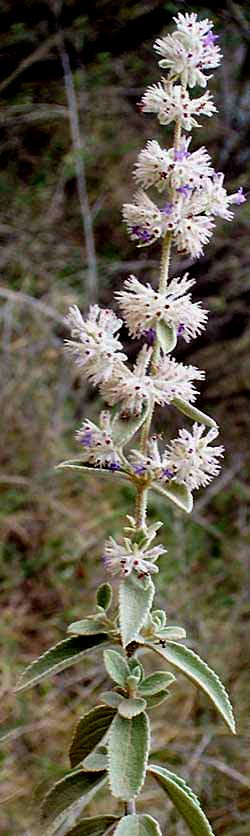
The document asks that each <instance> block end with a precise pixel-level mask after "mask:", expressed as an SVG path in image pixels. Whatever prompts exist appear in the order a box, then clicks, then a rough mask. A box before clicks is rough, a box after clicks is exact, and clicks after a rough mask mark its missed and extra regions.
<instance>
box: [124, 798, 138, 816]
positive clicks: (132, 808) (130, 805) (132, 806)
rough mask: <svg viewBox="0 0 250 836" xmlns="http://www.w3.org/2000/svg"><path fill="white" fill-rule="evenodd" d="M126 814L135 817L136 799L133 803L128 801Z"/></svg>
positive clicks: (132, 800)
mask: <svg viewBox="0 0 250 836" xmlns="http://www.w3.org/2000/svg"><path fill="white" fill-rule="evenodd" d="M125 813H126V816H134V815H135V813H136V807H135V800H134V798H132V799H131V801H127V802H126V803H125Z"/></svg>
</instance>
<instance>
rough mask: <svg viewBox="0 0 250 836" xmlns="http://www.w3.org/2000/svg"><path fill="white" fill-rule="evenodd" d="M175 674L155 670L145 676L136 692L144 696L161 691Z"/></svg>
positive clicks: (173, 678)
mask: <svg viewBox="0 0 250 836" xmlns="http://www.w3.org/2000/svg"><path fill="white" fill-rule="evenodd" d="M174 680H175V676H174V674H173V673H164V671H156V672H155V673H151V674H150V675H149V676H146V678H145V679H143V681H142V682H141V684H140V685H139V688H138V693H139V694H142V696H144V697H151V695H153V694H157V693H158V691H163V690H164V688H167V687H168V685H170V683H171V682H174Z"/></svg>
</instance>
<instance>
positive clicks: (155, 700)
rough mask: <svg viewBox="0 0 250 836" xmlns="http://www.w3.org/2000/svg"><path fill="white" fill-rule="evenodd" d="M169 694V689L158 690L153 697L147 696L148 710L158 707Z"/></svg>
mask: <svg viewBox="0 0 250 836" xmlns="http://www.w3.org/2000/svg"><path fill="white" fill-rule="evenodd" d="M169 696H170V694H169V691H158V692H157V694H153V695H152V697H147V710H148V711H150V710H151V708H157V706H158V705H161V704H162V703H163V702H165V700H167V699H168V697H169Z"/></svg>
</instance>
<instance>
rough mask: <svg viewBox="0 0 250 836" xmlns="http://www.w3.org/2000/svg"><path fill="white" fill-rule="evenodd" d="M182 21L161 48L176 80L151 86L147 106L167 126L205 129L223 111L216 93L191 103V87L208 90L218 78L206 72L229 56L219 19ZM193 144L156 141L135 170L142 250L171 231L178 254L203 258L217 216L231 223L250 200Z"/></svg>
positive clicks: (136, 226)
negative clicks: (235, 208)
mask: <svg viewBox="0 0 250 836" xmlns="http://www.w3.org/2000/svg"><path fill="white" fill-rule="evenodd" d="M174 20H175V23H176V26H177V29H176V31H175V32H173V34H172V35H166V37H163V38H159V39H158V40H157V41H156V43H155V49H156V52H157V53H158V54H160V56H161V59H160V61H159V63H160V66H161V67H165V68H166V69H167V70H168V77H167V78H166V79H165V78H162V80H161V82H159V83H158V84H152V85H151V86H150V87H148V89H147V90H146V92H145V94H144V96H143V97H142V101H141V103H140V105H139V107H140V110H141V111H143V112H145V113H156V115H157V118H158V120H159V122H160V124H161V125H168V124H170V123H172V122H175V123H176V122H177V123H178V124H179V127H180V128H181V129H183V130H184V131H191V130H192V128H194V127H199V121H198V119H199V116H202V115H203V116H212V115H213V114H214V113H215V112H216V107H215V105H214V102H213V100H212V96H211V94H210V93H209V92H208V91H206V92H205V93H203V95H202V96H195V97H192V98H191V97H190V94H189V91H188V89H187V88H188V87H191V88H192V87H194V86H195V85H201V86H202V87H205V86H206V84H207V78H210V76H206V75H205V73H204V71H205V70H208V69H214V68H215V67H217V66H218V65H219V63H220V60H221V53H220V50H219V47H218V45H217V44H216V41H217V39H218V38H217V35H214V34H213V33H212V28H213V24H212V23H211V21H209V20H207V19H205V20H202V21H198V19H197V15H196V14H195V13H192V14H185V15H183V14H178V15H177V17H176V18H174ZM175 82H178V83H175ZM189 145H190V138H189V139H186V138H184V137H181V139H178V141H176V144H175V146H174V147H171V148H169V149H165V148H163V149H162V148H161V146H160V145H159V143H158V142H157V141H156V140H149V142H147V144H146V147H145V148H144V149H143V150H142V151H141V152H140V153H139V156H138V160H137V163H136V165H135V171H134V177H135V180H136V183H137V184H138V186H139V189H138V191H137V192H136V193H135V195H134V198H133V202H132V203H126V204H125V205H124V207H123V219H124V221H125V223H126V224H127V228H128V232H129V235H130V237H131V239H132V240H133V241H136V242H137V244H138V246H140V247H145V246H149V245H150V244H153V243H154V242H155V241H157V240H158V239H159V238H164V237H165V236H166V233H168V232H169V233H171V234H172V237H173V242H174V244H175V246H176V249H177V252H179V253H182V254H188V255H190V256H191V257H193V258H199V257H200V256H201V255H203V248H204V245H206V244H208V242H209V240H210V238H211V236H212V234H213V229H214V218H215V217H220V218H223V219H225V220H227V221H231V220H232V218H233V212H232V211H231V209H230V207H231V204H233V203H236V204H240V203H243V202H244V201H245V197H244V195H243V193H242V188H240V189H238V191H237V192H236V193H235V194H232V195H228V194H227V191H226V189H225V187H224V184H223V179H224V177H223V174H221V173H216V172H215V171H214V169H213V167H212V165H211V159H210V156H209V154H208V152H207V150H206V148H204V147H202V148H199V149H197V150H196V151H190V150H189ZM151 187H154V188H156V189H157V191H158V192H160V193H163V192H164V193H165V197H166V199H165V201H164V203H163V205H162V206H157V205H156V203H155V202H154V201H153V200H151V199H150V198H149V197H148V196H147V194H146V193H145V191H144V190H145V189H149V188H151Z"/></svg>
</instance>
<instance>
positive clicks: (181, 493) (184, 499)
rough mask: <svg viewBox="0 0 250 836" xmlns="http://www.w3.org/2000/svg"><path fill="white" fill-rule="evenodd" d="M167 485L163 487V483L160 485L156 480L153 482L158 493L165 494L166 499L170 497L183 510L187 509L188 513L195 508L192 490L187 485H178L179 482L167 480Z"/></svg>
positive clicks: (152, 486)
mask: <svg viewBox="0 0 250 836" xmlns="http://www.w3.org/2000/svg"><path fill="white" fill-rule="evenodd" d="M166 484H167V487H165V488H162V487H161V485H158V484H157V483H156V482H153V483H152V485H151V488H152V490H154V491H155V492H156V493H159V494H161V496H165V497H166V499H170V500H171V502H173V503H174V505H177V507H178V508H181V510H182V511H186V512H187V514H190V513H191V511H192V508H193V497H192V494H191V491H189V490H188V488H186V485H181V484H180V485H178V483H177V482H167V483H166Z"/></svg>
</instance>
